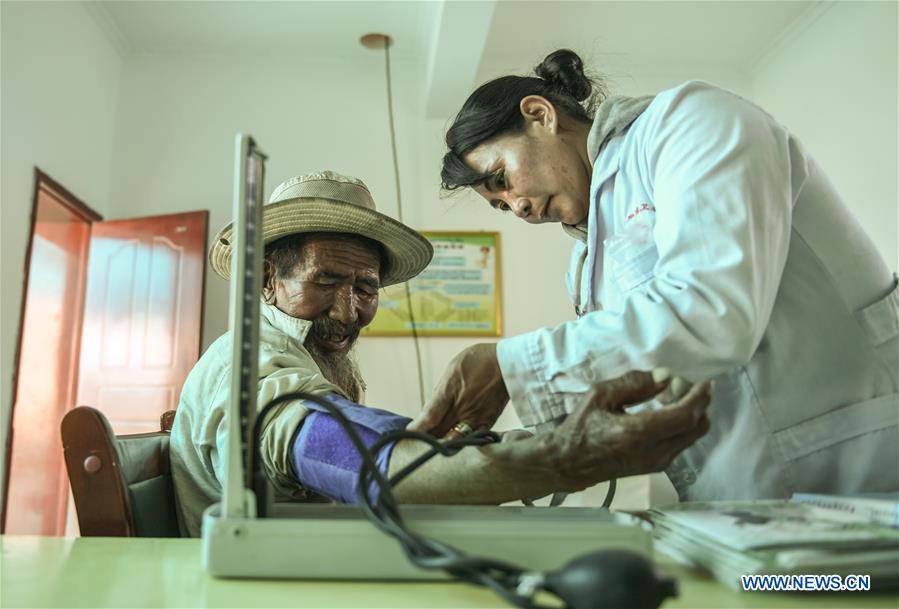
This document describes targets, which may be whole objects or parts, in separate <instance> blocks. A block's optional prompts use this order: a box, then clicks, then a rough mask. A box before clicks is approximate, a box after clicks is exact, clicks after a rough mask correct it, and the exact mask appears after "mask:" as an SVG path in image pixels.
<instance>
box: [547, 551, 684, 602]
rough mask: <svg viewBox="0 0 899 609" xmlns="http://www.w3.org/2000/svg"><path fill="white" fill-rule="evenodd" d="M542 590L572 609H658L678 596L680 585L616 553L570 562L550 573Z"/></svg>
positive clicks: (646, 564) (631, 555) (626, 554)
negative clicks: (552, 594)
mask: <svg viewBox="0 0 899 609" xmlns="http://www.w3.org/2000/svg"><path fill="white" fill-rule="evenodd" d="M542 587H543V588H545V589H546V590H549V591H550V592H552V593H554V594H555V595H556V596H558V597H559V598H560V599H562V600H563V601H564V602H565V604H566V606H567V607H568V608H569V609H656V608H657V607H659V606H660V605H661V604H662V602H663V601H664V600H665V599H666V598H668V597H675V596H677V582H676V581H675V580H673V579H668V578H665V577H661V576H660V575H659V574H658V573H657V571H656V569H655V567H654V566H653V564H652V563H651V562H650V561H649V560H647V559H646V558H644V557H643V556H640V555H639V554H636V553H635V552H632V551H629V550H615V549H613V550H602V551H598V552H592V553H590V554H584V555H583V556H579V557H577V558H575V559H573V560H571V561H570V562H568V563H567V564H566V565H565V566H564V567H562V568H561V569H559V570H558V571H553V572H550V573H547V574H546V579H545V580H544V583H543V586H542Z"/></svg>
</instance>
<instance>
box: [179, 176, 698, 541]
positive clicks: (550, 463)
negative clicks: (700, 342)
mask: <svg viewBox="0 0 899 609" xmlns="http://www.w3.org/2000/svg"><path fill="white" fill-rule="evenodd" d="M263 225H264V228H263V240H264V242H265V244H266V247H265V277H264V288H263V293H262V298H263V304H262V305H261V308H262V311H261V320H260V350H259V394H258V405H259V407H260V408H261V407H262V406H264V405H265V404H266V403H268V402H270V401H271V400H272V399H274V398H276V397H278V396H279V395H283V394H285V393H288V392H296V391H303V392H307V393H311V394H314V395H320V396H323V397H324V398H325V399H327V400H329V401H330V402H331V403H332V404H334V405H335V406H337V407H338V408H339V409H340V410H341V412H342V413H343V414H345V415H346V416H347V417H348V418H349V419H350V420H351V421H353V423H354V425H355V427H356V429H357V430H358V431H359V433H360V435H361V436H362V438H363V440H364V441H365V442H366V444H368V445H369V446H370V445H372V444H374V442H376V441H377V440H378V438H380V437H381V436H382V435H384V434H386V433H388V432H390V431H393V430H396V429H402V428H405V427H406V425H407V424H408V423H409V419H408V418H406V417H401V416H398V415H395V414H393V413H390V412H388V411H386V410H379V409H376V408H367V407H364V406H362V405H360V404H359V403H358V402H359V401H360V400H361V399H362V393H363V391H364V389H365V383H364V381H363V379H362V376H361V374H360V373H359V370H358V368H357V366H356V364H355V361H354V359H353V356H352V348H353V345H354V344H355V341H356V339H357V337H358V336H359V331H360V330H361V329H362V328H363V327H365V326H366V325H367V324H369V323H370V322H371V320H372V319H373V318H374V316H375V313H376V311H377V309H378V289H379V288H380V287H382V286H387V285H391V284H394V283H399V282H402V281H407V280H408V279H411V278H412V277H414V276H415V275H417V274H418V273H419V272H421V271H422V270H423V269H424V268H425V267H426V266H427V265H428V263H429V262H430V260H431V256H432V253H433V251H432V248H431V246H430V244H429V243H428V241H427V240H426V239H425V238H424V237H423V236H422V235H420V234H419V233H417V232H416V231H414V230H412V229H411V228H409V227H407V226H405V225H403V224H401V223H399V222H397V221H395V220H393V219H392V218H389V217H388V216H385V215H383V214H380V213H378V212H377V211H376V210H375V204H374V201H373V200H372V198H371V195H370V194H369V192H368V189H367V188H366V187H365V184H363V183H362V182H361V181H359V180H356V179H353V178H347V177H344V176H341V175H338V174H336V173H333V172H323V173H318V174H312V175H306V176H299V177H296V178H293V179H291V180H288V181H287V182H284V183H283V184H281V185H280V186H278V187H277V188H276V189H275V191H274V193H273V194H272V196H271V200H270V201H269V204H268V205H266V206H265V210H264V221H263ZM231 228H232V227H231V225H229V226H227V227H225V229H223V230H222V231H221V232H220V233H219V234H218V235H217V236H216V238H215V242H214V245H213V248H212V250H211V251H210V263H211V266H212V268H213V270H215V271H216V272H217V273H218V274H219V275H221V276H222V277H224V278H228V275H229V270H230V257H231V246H230V239H231ZM231 340H232V338H231V334H230V333H226V334H225V335H223V336H222V337H220V338H219V339H218V340H216V341H215V342H214V343H213V344H212V345H211V346H210V347H209V349H208V350H207V351H206V353H205V354H204V355H203V357H202V358H201V359H200V361H199V362H198V363H197V365H196V366H195V367H194V369H193V370H192V371H191V373H190V375H189V376H188V378H187V381H186V382H185V384H184V389H183V391H182V393H181V401H180V404H179V406H178V411H177V412H178V414H177V416H176V418H175V423H174V427H173V429H172V438H171V462H172V475H173V478H174V483H175V492H176V499H177V503H178V509H179V515H180V522H181V526H182V533H183V534H185V535H191V536H197V535H199V533H200V523H201V516H202V512H203V510H204V509H205V508H206V507H207V506H209V505H210V504H212V503H214V502H216V501H218V500H219V499H220V496H221V491H222V479H223V476H224V471H223V467H224V463H223V456H224V451H225V450H226V446H227V439H226V436H225V434H226V429H227V425H226V421H225V417H226V412H227V408H228V403H229V400H230V395H229V391H230V382H229V379H230V375H231ZM668 384H669V383H668V379H667V376H666V373H664V371H662V372H661V373H659V371H656V372H655V373H654V374H649V373H638V372H634V373H630V374H628V375H626V376H624V377H621V378H619V379H615V380H612V381H609V382H607V383H603V384H601V385H599V386H598V387H597V388H596V390H595V391H594V393H593V394H592V395H591V396H587V397H585V401H584V405H583V407H582V408H581V409H579V410H578V411H576V412H575V413H573V414H572V415H571V416H570V417H569V418H568V420H567V421H565V423H563V424H562V425H561V426H560V427H558V428H557V429H555V430H553V431H552V432H550V433H546V434H540V435H537V436H532V437H526V439H521V440H518V441H514V442H502V443H500V444H495V445H490V446H487V447H478V448H475V447H469V448H465V449H463V450H461V451H460V452H459V453H458V454H456V455H455V456H453V457H451V458H445V457H437V458H435V459H432V460H431V461H429V462H428V463H427V464H425V465H424V466H423V467H422V468H421V469H420V470H418V471H417V472H416V473H415V474H414V475H412V476H410V477H408V478H407V479H406V480H404V481H403V482H402V483H401V484H399V485H398V486H397V487H396V490H395V495H396V497H397V499H398V500H399V501H403V502H414V503H495V504H496V503H502V502H505V501H510V500H514V499H519V498H523V497H532V496H539V495H545V494H548V493H550V492H553V491H574V490H579V489H583V488H586V487H587V486H590V485H592V484H595V483H597V482H600V481H602V480H608V479H610V478H614V477H616V476H627V475H632V474H637V473H645V472H648V471H657V470H660V469H662V468H664V467H665V466H666V465H668V463H669V462H670V461H671V459H672V458H673V457H674V456H675V455H677V454H678V453H679V452H680V451H681V450H683V449H684V448H685V447H687V446H688V445H690V444H692V443H693V442H694V441H695V440H696V439H697V438H698V437H700V436H701V435H702V434H704V433H705V431H706V430H707V429H708V420H707V419H706V417H705V408H706V406H707V405H708V402H709V391H710V388H709V386H708V385H698V386H696V387H693V388H692V389H691V390H690V392H689V393H687V394H686V395H684V396H682V397H681V398H680V399H679V400H676V401H675V402H674V403H672V404H671V405H670V406H668V407H667V408H665V409H662V410H659V411H656V412H644V413H639V414H628V413H625V412H624V407H625V406H627V405H629V404H635V403H639V402H642V401H645V400H647V399H649V398H651V397H653V396H655V395H656V394H658V393H659V392H661V391H663V390H665V389H666V387H667V386H668ZM525 435H528V434H525ZM425 448H426V447H424V446H423V445H421V444H420V443H416V442H414V441H408V440H403V441H399V442H395V443H393V444H390V445H388V446H386V447H385V448H384V449H382V450H381V451H380V452H379V454H378V455H377V462H378V465H379V467H380V468H381V471H382V472H384V473H386V474H388V475H390V474H391V473H393V472H396V471H399V470H400V469H402V468H403V467H404V466H405V465H407V464H408V463H410V462H411V461H412V460H414V459H415V458H416V457H417V456H419V455H420V454H421V453H422V452H424V450H425ZM260 455H261V457H262V462H263V465H264V468H265V472H266V475H267V477H268V478H269V480H270V481H271V483H272V485H273V486H274V489H275V494H276V498H277V499H278V500H282V501H283V500H298V501H302V500H309V499H312V498H314V497H315V496H318V495H324V496H325V497H328V498H330V499H334V500H337V501H344V502H352V501H354V499H355V489H356V482H357V474H358V471H359V468H360V465H361V460H360V459H359V457H358V455H357V454H356V451H355V450H354V448H353V446H352V445H351V444H350V442H349V440H348V438H347V436H346V434H345V433H344V432H343V430H342V429H341V428H339V426H338V424H337V422H336V421H335V419H334V418H333V417H332V416H331V415H330V414H328V413H327V412H326V411H323V410H322V409H321V407H320V406H319V405H317V404H309V403H300V402H291V403H286V404H284V405H282V406H281V407H279V408H276V409H273V411H272V413H271V414H270V415H269V416H268V417H267V421H266V422H265V423H264V431H263V435H262V441H261V445H260Z"/></svg>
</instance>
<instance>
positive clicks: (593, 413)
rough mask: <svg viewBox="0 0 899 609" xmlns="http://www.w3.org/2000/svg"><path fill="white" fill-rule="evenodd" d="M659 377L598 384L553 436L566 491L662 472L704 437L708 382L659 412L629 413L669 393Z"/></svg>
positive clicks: (552, 450) (550, 441)
mask: <svg viewBox="0 0 899 609" xmlns="http://www.w3.org/2000/svg"><path fill="white" fill-rule="evenodd" d="M656 378H657V379H658V381H656V380H654V379H653V375H652V374H650V373H649V372H629V373H627V374H625V375H624V376H621V377H619V378H617V379H612V380H610V381H606V382H603V383H600V384H598V385H597V386H596V388H595V389H594V390H593V392H592V393H591V394H590V396H589V397H588V398H587V399H586V400H585V402H584V404H583V405H582V406H580V407H579V408H578V409H577V410H575V411H574V412H572V413H571V414H569V415H568V417H567V418H566V419H565V421H564V422H563V423H562V424H561V425H560V426H559V427H557V428H556V429H554V430H553V431H551V432H549V434H548V438H547V442H546V446H547V447H548V450H549V454H551V455H552V462H553V469H554V470H555V471H556V472H557V473H558V475H559V477H560V479H561V481H562V482H563V484H564V487H565V488H562V490H565V491H569V492H572V491H577V490H581V489H583V488H586V487H587V486H590V485H592V484H595V483H596V482H599V481H603V480H610V479H612V478H620V477H625V476H633V475H636V474H646V473H650V472H657V471H662V470H664V469H665V468H667V467H668V466H669V465H670V464H671V461H672V460H673V459H674V457H676V456H677V455H678V454H679V453H680V452H681V451H682V450H684V449H685V448H687V447H688V446H690V445H691V444H693V442H695V441H696V440H698V439H699V438H701V437H702V436H703V435H705V433H706V432H707V431H708V430H709V420H708V417H707V416H706V409H707V408H708V405H709V403H710V401H711V395H712V386H711V383H710V382H708V381H706V382H704V383H699V384H696V385H693V386H691V387H689V389H687V390H686V391H685V392H684V393H683V394H682V395H680V396H678V397H677V398H676V399H675V400H674V401H672V402H670V403H669V404H667V405H666V406H665V407H664V408H662V409H660V410H655V411H644V412H639V413H635V414H631V413H629V412H627V410H626V408H627V406H630V405H635V404H639V403H641V402H645V401H647V400H649V399H652V398H653V397H656V396H657V395H659V394H660V393H662V392H666V393H667V390H668V389H669V385H670V381H669V378H668V376H667V374H666V373H662V374H659V373H658V372H657V373H656ZM663 395H664V394H663Z"/></svg>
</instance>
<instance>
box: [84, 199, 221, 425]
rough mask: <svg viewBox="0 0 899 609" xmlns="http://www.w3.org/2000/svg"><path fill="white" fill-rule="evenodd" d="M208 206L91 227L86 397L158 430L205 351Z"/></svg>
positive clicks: (116, 421) (122, 421)
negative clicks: (206, 208)
mask: <svg viewBox="0 0 899 609" xmlns="http://www.w3.org/2000/svg"><path fill="white" fill-rule="evenodd" d="M207 221H208V212H206V211H197V212H189V213H183V214H173V215H167V216H154V217H150V218H137V219H129V220H114V221H108V222H97V223H95V224H94V225H93V226H92V232H91V248H90V258H89V264H88V282H87V293H86V297H85V305H84V327H83V331H82V333H83V338H82V343H81V364H80V367H79V383H78V404H85V405H88V406H94V407H95V408H97V409H99V410H101V411H102V412H103V413H104V414H105V415H106V417H107V418H108V419H109V421H110V423H111V424H112V427H113V430H114V431H115V432H116V433H117V434H123V433H139V432H145V431H158V430H159V415H160V414H162V413H163V412H165V411H166V410H172V409H174V408H175V406H177V404H178V397H179V394H180V392H181V386H182V385H183V384H184V379H185V378H186V377H187V374H188V372H190V369H191V367H192V366H193V365H194V363H196V361H197V358H198V356H199V352H200V340H201V335H202V315H203V284H204V272H205V268H206V265H205V259H206V256H205V251H206V229H207Z"/></svg>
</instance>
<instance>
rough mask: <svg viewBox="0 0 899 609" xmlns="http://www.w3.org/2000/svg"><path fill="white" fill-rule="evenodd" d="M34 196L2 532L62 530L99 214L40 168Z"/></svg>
mask: <svg viewBox="0 0 899 609" xmlns="http://www.w3.org/2000/svg"><path fill="white" fill-rule="evenodd" d="M34 197H35V199H34V211H33V217H32V218H33V227H32V232H31V242H30V245H29V249H28V258H27V262H26V266H25V268H26V279H25V293H24V297H23V305H22V318H21V326H20V328H21V333H20V336H19V348H18V353H17V362H18V363H17V368H16V376H15V384H14V387H15V389H14V391H15V393H14V398H13V412H12V429H11V430H10V435H9V439H8V444H7V447H6V449H7V451H8V452H7V454H8V456H9V459H8V460H7V463H8V464H9V467H8V468H7V479H6V485H5V493H6V495H5V501H4V503H3V507H4V518H3V532H4V533H7V534H14V535H61V534H62V533H63V531H64V530H65V523H66V510H67V504H68V496H69V495H68V486H69V482H68V478H67V477H66V475H65V468H64V464H63V458H62V444H61V443H60V440H59V421H60V420H61V419H62V417H63V415H64V414H65V413H66V411H68V410H69V409H71V408H72V407H73V406H74V405H75V387H76V382H77V375H78V370H77V368H78V366H77V363H78V359H77V358H78V350H79V346H80V342H79V336H80V332H81V307H82V304H83V301H84V277H85V275H84V271H85V268H86V262H87V253H88V243H89V241H90V226H91V222H92V221H94V220H98V219H99V218H100V216H98V215H97V214H96V213H94V212H93V211H91V210H90V209H89V208H87V207H86V206H85V205H84V204H83V203H81V202H80V201H78V200H77V199H76V198H75V197H74V196H72V195H71V193H69V192H68V191H66V190H65V189H64V188H62V187H61V186H60V185H58V184H57V183H55V182H54V181H53V180H52V179H50V178H49V177H47V176H46V175H44V174H42V173H41V172H40V171H37V172H36V180H35V195H34Z"/></svg>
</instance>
